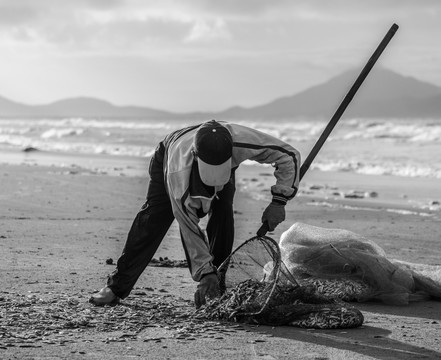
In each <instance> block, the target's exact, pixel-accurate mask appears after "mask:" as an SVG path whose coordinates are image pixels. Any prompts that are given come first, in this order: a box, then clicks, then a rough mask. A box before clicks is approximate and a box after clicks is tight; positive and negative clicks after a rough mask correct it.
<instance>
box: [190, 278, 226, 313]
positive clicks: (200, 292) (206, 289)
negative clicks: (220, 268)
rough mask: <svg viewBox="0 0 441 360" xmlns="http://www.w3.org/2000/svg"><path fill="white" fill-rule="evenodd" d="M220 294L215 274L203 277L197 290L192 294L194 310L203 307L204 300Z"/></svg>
mask: <svg viewBox="0 0 441 360" xmlns="http://www.w3.org/2000/svg"><path fill="white" fill-rule="evenodd" d="M219 294H220V290H219V279H218V277H217V275H216V274H215V273H211V274H207V275H204V276H203V277H202V279H201V281H200V282H199V285H198V288H197V290H196V292H195V294H194V303H195V305H196V309H199V308H200V307H201V306H202V305H205V303H206V300H205V298H206V297H208V298H210V299H211V298H214V297H216V296H218V295H219Z"/></svg>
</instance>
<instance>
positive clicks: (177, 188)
mask: <svg viewBox="0 0 441 360" xmlns="http://www.w3.org/2000/svg"><path fill="white" fill-rule="evenodd" d="M219 123H221V124H222V125H224V126H225V127H226V128H227V129H228V130H229V131H230V133H231V135H232V138H233V155H232V164H231V166H232V170H235V169H236V168H237V167H238V166H239V165H240V164H241V163H242V162H243V161H245V160H254V161H256V162H258V163H261V164H273V166H274V167H275V171H274V176H275V178H276V183H275V184H274V185H273V186H272V187H271V193H272V196H273V201H275V202H278V203H282V204H286V202H287V201H288V200H290V199H292V198H293V197H294V196H295V195H296V193H297V189H298V185H299V167H300V153H299V152H298V151H297V150H296V149H294V148H293V147H292V146H290V145H288V144H287V143H285V142H283V141H281V140H278V139H277V138H275V137H273V136H270V135H268V134H265V133H263V132H260V131H258V130H255V129H251V128H248V127H245V126H243V125H238V124H232V123H227V122H223V121H219ZM198 127H199V125H197V126H191V127H188V128H185V129H182V130H178V131H175V132H174V133H171V134H170V135H168V136H167V137H166V138H165V139H164V141H163V143H164V145H165V156H164V180H165V185H166V190H167V193H168V195H169V197H170V201H171V204H172V209H173V214H174V216H175V218H176V220H177V221H178V223H179V228H180V231H181V233H182V239H183V242H184V246H185V248H186V251H187V254H188V256H189V259H190V260H191V264H190V271H191V275H192V278H193V279H194V280H195V281H200V279H201V277H202V276H203V275H205V274H209V273H212V272H214V271H216V267H215V266H214V265H213V264H212V255H211V254H210V250H209V245H208V240H207V238H206V235H205V233H204V232H203V231H202V229H201V228H200V227H199V217H200V213H201V212H202V213H204V214H206V213H208V211H209V209H210V206H211V202H212V201H213V199H214V198H215V196H216V195H215V194H213V196H211V195H207V194H202V193H201V194H200V195H194V194H193V195H190V189H189V187H190V176H191V170H192V167H193V164H194V155H193V142H194V137H195V134H196V131H197V129H198ZM222 188H223V187H222V186H221V187H216V188H215V192H219V191H221V190H222Z"/></svg>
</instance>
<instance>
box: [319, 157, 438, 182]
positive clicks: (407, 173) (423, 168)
mask: <svg viewBox="0 0 441 360" xmlns="http://www.w3.org/2000/svg"><path fill="white" fill-rule="evenodd" d="M311 168H312V169H317V170H320V171H338V172H353V173H357V174H364V175H393V176H404V177H429V178H435V179H441V164H440V165H438V166H437V165H434V166H429V165H410V164H408V163H406V162H397V161H395V162H386V163H382V164H373V163H365V162H362V161H345V160H337V161H328V162H315V163H313V164H312V165H311Z"/></svg>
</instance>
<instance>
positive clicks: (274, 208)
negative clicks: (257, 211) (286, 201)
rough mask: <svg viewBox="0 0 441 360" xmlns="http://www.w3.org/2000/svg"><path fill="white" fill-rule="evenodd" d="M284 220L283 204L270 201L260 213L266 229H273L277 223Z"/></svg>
mask: <svg viewBox="0 0 441 360" xmlns="http://www.w3.org/2000/svg"><path fill="white" fill-rule="evenodd" d="M284 220H285V205H282V204H278V203H275V202H272V203H271V204H269V205H268V206H267V208H266V209H265V211H264V212H263V215H262V223H265V222H266V223H267V224H268V231H273V230H274V229H275V228H276V226H277V225H279V224H280V223H281V222H282V221H284Z"/></svg>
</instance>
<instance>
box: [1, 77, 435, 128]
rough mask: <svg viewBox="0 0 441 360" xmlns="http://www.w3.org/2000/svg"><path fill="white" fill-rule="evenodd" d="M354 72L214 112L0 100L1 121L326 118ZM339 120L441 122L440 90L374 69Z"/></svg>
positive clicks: (89, 100)
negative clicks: (260, 101) (419, 119)
mask: <svg viewBox="0 0 441 360" xmlns="http://www.w3.org/2000/svg"><path fill="white" fill-rule="evenodd" d="M357 75H358V73H357V72H356V71H355V70H349V71H346V72H344V73H342V74H340V75H337V76H335V77H333V78H331V79H329V80H328V81H326V82H324V83H322V84H318V85H315V86H312V87H310V88H308V89H306V90H304V91H301V92H299V93H296V94H293V95H288V96H283V97H279V98H277V99H274V100H272V101H269V102H267V103H265V104H262V105H258V106H252V107H242V106H237V105H236V106H232V107H229V108H227V109H225V110H223V111H220V112H197V111H195V112H187V113H177V112H171V111H167V110H160V109H153V108H150V107H143V106H133V105H132V106H131V105H126V106H116V105H113V104H112V103H110V102H108V101H106V100H102V99H97V98H93V97H75V98H67V99H61V100H58V101H54V102H51V103H49V104H43V105H27V104H23V103H19V102H16V101H12V100H9V99H7V98H5V97H1V96H0V117H2V118H17V117H27V118H34V117H35V118H41V117H50V118H59V117H94V118H148V119H158V120H159V119H161V120H162V119H208V118H216V119H219V120H230V119H256V120H258V119H261V120H273V119H284V118H291V119H292V118H296V117H303V118H305V117H306V118H330V117H331V116H332V115H333V113H334V112H335V110H336V109H337V107H338V105H339V104H340V103H341V101H342V99H343V98H344V96H345V95H346V93H347V92H348V91H349V89H350V87H351V86H352V84H353V82H354V81H355V79H356V77H357ZM343 117H370V118H376V117H396V118H403V117H404V118H409V117H423V118H427V117H435V118H441V87H439V86H436V85H434V84H431V83H428V82H424V81H421V80H418V79H415V78H413V77H410V76H404V75H400V74H398V73H396V72H393V71H391V70H388V69H384V68H378V69H374V70H373V71H372V72H371V74H370V75H369V76H368V77H367V78H366V80H365V82H364V83H363V84H362V86H361V87H360V89H359V91H358V93H357V94H356V96H355V97H354V99H353V100H352V102H351V104H350V105H349V106H348V108H347V110H346V112H345V114H344V116H343Z"/></svg>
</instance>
